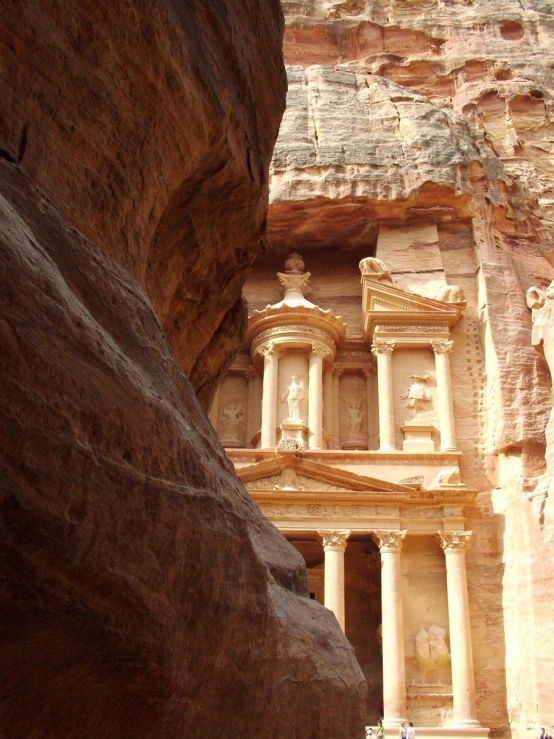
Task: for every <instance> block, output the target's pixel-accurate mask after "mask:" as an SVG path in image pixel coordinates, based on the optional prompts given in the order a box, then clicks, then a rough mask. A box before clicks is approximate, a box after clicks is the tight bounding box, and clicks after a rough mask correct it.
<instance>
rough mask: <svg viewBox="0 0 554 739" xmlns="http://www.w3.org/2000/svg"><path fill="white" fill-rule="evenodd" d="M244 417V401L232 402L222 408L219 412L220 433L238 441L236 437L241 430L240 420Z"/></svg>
mask: <svg viewBox="0 0 554 739" xmlns="http://www.w3.org/2000/svg"><path fill="white" fill-rule="evenodd" d="M243 418H244V403H234V404H233V405H229V406H227V407H226V408H224V409H223V411H222V412H221V426H222V435H223V436H224V437H225V438H227V439H233V441H240V439H239V438H238V437H239V435H240V431H241V426H242V421H243Z"/></svg>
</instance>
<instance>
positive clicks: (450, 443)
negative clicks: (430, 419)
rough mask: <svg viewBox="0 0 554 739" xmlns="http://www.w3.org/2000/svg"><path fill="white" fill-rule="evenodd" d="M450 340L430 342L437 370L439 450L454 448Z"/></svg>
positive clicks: (452, 449) (454, 431)
mask: <svg viewBox="0 0 554 739" xmlns="http://www.w3.org/2000/svg"><path fill="white" fill-rule="evenodd" d="M453 343H454V342H452V341H445V340H442V339H441V340H435V341H432V342H431V346H432V347H433V351H434V352H435V367H436V370H437V398H438V403H439V425H440V436H441V451H442V452H447V451H455V450H456V448H457V447H456V427H455V424H454V400H453V397H452V380H451V376H450V354H451V352H452V346H453Z"/></svg>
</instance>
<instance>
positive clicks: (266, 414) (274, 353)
mask: <svg viewBox="0 0 554 739" xmlns="http://www.w3.org/2000/svg"><path fill="white" fill-rule="evenodd" d="M260 352H261V354H263V357H264V384H263V389H262V438H261V448H262V449H273V448H274V447H275V446H276V444H277V438H276V427H277V381H278V378H279V352H278V349H277V348H276V347H275V344H274V343H273V342H270V343H269V344H266V345H264V346H263V347H262V348H261V349H260Z"/></svg>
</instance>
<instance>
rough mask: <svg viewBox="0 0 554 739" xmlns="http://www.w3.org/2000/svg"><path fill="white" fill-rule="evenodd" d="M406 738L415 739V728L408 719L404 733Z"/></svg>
mask: <svg viewBox="0 0 554 739" xmlns="http://www.w3.org/2000/svg"><path fill="white" fill-rule="evenodd" d="M406 739H416V734H415V729H414V725H413V723H412V722H411V721H410V723H409V724H408V731H407V734H406Z"/></svg>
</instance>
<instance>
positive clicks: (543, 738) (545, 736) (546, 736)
mask: <svg viewBox="0 0 554 739" xmlns="http://www.w3.org/2000/svg"><path fill="white" fill-rule="evenodd" d="M539 739H552V737H551V736H550V734H547V733H546V729H545V728H544V726H541V735H540V736H539Z"/></svg>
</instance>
